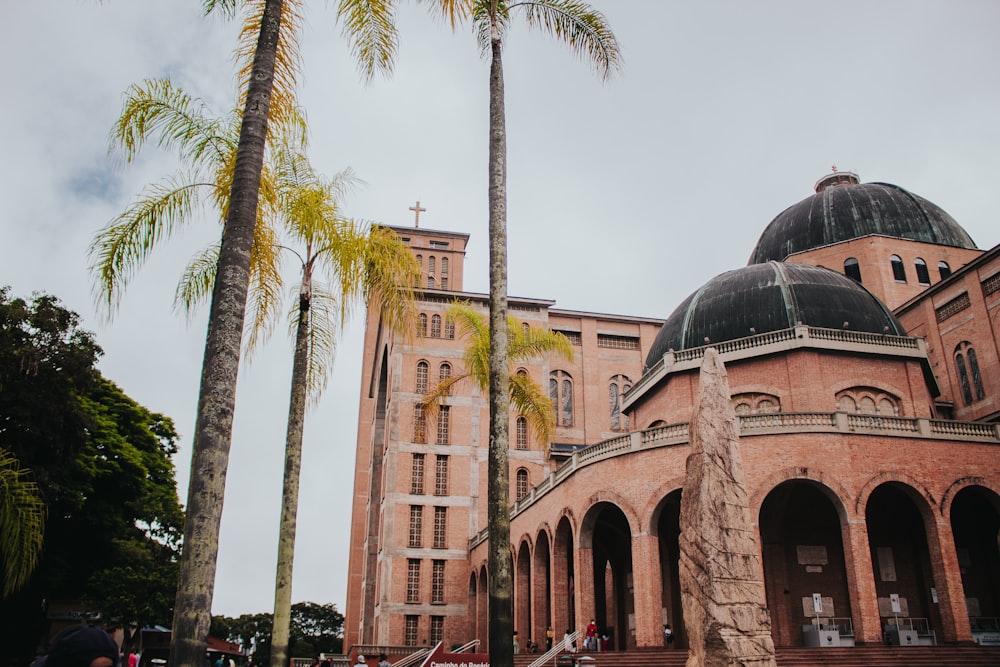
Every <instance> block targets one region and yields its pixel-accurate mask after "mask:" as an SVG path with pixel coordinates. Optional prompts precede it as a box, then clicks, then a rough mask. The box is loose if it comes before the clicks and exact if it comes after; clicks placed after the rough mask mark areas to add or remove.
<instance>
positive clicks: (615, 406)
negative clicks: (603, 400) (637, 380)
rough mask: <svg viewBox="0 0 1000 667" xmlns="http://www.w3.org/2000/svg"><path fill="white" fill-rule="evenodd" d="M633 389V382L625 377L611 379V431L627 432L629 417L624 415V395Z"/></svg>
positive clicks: (618, 376) (609, 388)
mask: <svg viewBox="0 0 1000 667" xmlns="http://www.w3.org/2000/svg"><path fill="white" fill-rule="evenodd" d="M631 388H632V381H631V380H629V379H628V378H627V377H625V376H624V375H616V376H614V377H613V378H611V384H610V385H609V386H608V402H609V404H610V407H611V430H612V431H627V430H628V417H626V416H625V415H623V414H622V395H623V394H624V393H625V392H626V391H628V390H629V389H631Z"/></svg>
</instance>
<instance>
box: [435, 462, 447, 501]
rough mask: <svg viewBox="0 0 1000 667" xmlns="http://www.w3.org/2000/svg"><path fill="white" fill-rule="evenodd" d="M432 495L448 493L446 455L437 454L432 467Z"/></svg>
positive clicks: (445, 494)
mask: <svg viewBox="0 0 1000 667" xmlns="http://www.w3.org/2000/svg"><path fill="white" fill-rule="evenodd" d="M434 495H435V496H447V495H448V457H447V456H439V457H437V461H436V463H435V467H434Z"/></svg>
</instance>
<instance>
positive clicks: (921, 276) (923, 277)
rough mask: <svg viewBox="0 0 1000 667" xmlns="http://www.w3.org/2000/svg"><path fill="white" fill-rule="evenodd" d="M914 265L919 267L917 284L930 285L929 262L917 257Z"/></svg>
mask: <svg viewBox="0 0 1000 667" xmlns="http://www.w3.org/2000/svg"><path fill="white" fill-rule="evenodd" d="M913 263H914V265H915V266H916V267H917V282H918V283H920V284H921V285H930V284H931V274H930V273H929V272H928V271H927V262H925V261H924V260H922V259H920V258H919V257H917V258H916V259H915V260H914V261H913Z"/></svg>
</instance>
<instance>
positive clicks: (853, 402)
mask: <svg viewBox="0 0 1000 667" xmlns="http://www.w3.org/2000/svg"><path fill="white" fill-rule="evenodd" d="M837 410H839V411H840V412H847V413H853V414H862V415H885V416H887V417H893V416H898V415H899V399H898V398H897V397H895V396H893V395H891V394H889V393H887V392H885V391H883V390H882V389H879V388H877V387H851V388H850V389H844V390H843V391H841V392H838V393H837Z"/></svg>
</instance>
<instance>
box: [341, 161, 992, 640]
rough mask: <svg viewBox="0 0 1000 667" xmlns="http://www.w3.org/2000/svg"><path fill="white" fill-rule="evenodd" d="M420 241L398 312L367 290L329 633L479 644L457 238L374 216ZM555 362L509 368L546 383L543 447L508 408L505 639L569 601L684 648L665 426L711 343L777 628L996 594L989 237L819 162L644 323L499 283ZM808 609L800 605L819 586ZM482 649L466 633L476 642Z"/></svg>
mask: <svg viewBox="0 0 1000 667" xmlns="http://www.w3.org/2000/svg"><path fill="white" fill-rule="evenodd" d="M393 229H395V231H396V232H397V233H398V234H399V235H400V236H401V237H402V238H403V240H404V241H405V242H407V243H408V244H409V245H410V247H411V248H412V249H413V253H414V254H415V255H416V256H417V258H418V259H419V260H420V262H421V266H422V271H423V277H422V284H421V287H422V290H421V293H420V296H419V299H420V300H419V307H420V316H419V318H420V319H419V330H418V331H417V335H416V336H412V337H410V338H409V339H404V338H403V337H401V336H398V335H395V334H393V333H392V332H390V331H388V330H386V329H385V328H383V326H382V325H381V322H380V321H379V319H378V314H377V312H375V311H374V310H372V311H370V312H369V314H368V320H367V330H366V336H365V347H364V366H363V377H362V386H361V407H360V413H359V421H358V442H357V459H356V465H355V471H354V498H353V508H352V511H353V516H352V523H351V535H350V563H349V571H348V577H349V580H348V587H347V605H346V609H345V617H346V618H345V646H347V647H349V646H354V645H358V646H410V647H420V646H428V645H433V644H435V643H436V642H438V641H444V642H445V644H446V645H451V644H457V643H464V642H466V641H468V640H470V639H479V640H480V641H482V642H484V644H485V642H486V641H487V634H488V633H487V632H486V624H487V622H488V619H487V582H488V577H489V572H488V571H487V568H486V559H487V551H486V547H487V543H486V533H485V526H486V469H487V464H486V458H487V457H486V448H487V442H488V422H489V409H488V405H487V400H486V396H484V395H483V394H482V393H481V392H480V391H479V390H478V389H477V388H476V386H475V385H474V384H473V383H471V382H470V383H461V384H458V385H456V386H455V387H454V388H453V391H452V392H451V394H450V396H448V398H447V399H446V402H445V405H444V406H442V408H441V410H440V412H439V413H438V414H437V415H436V419H435V421H436V423H434V424H421V423H420V414H419V412H418V411H417V410H416V406H417V403H418V402H419V401H420V400H421V397H422V395H423V394H424V392H426V391H427V389H428V386H431V387H432V386H433V385H434V384H436V383H437V382H438V380H439V378H443V377H448V376H449V375H450V374H452V373H455V372H457V371H458V370H459V368H460V366H461V364H462V352H463V350H464V345H465V342H464V341H463V340H461V338H460V337H459V338H456V336H455V330H454V327H453V326H452V325H451V324H450V323H449V322H448V320H447V318H446V317H445V312H446V310H447V308H448V306H449V304H451V303H452V302H454V301H456V300H461V301H466V302H469V303H471V304H473V305H474V306H475V307H477V308H480V309H482V310H483V311H484V312H485V310H486V300H487V299H486V295H484V294H475V293H468V292H464V291H463V287H462V283H463V280H462V278H463V271H464V264H463V260H464V255H465V248H466V244H467V242H468V240H469V237H468V235H465V234H457V233H451V232H444V231H435V230H430V229H421V228H402V227H400V228H393ZM509 304H510V305H509V308H510V313H511V314H512V315H513V316H515V317H516V318H518V319H520V320H521V321H523V322H526V323H530V324H533V325H540V326H544V327H546V328H548V329H551V330H554V331H559V332H562V333H563V334H565V335H566V337H567V338H568V339H569V340H570V342H571V343H572V345H573V347H574V352H575V356H574V359H573V361H566V360H565V359H563V358H562V357H558V358H557V357H552V358H543V359H537V360H534V361H533V362H532V363H530V364H526V365H524V366H523V367H518V368H516V369H514V370H517V371H520V370H522V368H523V370H524V371H525V372H527V373H530V374H531V375H532V377H534V378H535V379H536V380H537V381H538V382H539V383H540V384H541V385H542V386H543V387H548V389H549V392H550V396H551V398H552V400H553V403H554V407H555V410H556V429H555V436H554V438H553V440H552V442H537V441H535V439H534V438H533V435H532V433H531V431H530V429H529V428H528V427H527V423H526V422H525V420H524V418H523V417H521V416H520V415H518V414H513V413H512V414H511V429H510V433H511V442H510V466H511V469H510V479H511V490H510V496H511V499H512V501H513V506H512V510H511V553H512V558H513V563H514V575H515V576H514V621H515V628H516V629H517V630H518V633H519V636H520V638H521V643H522V645H523V644H524V643H525V642H526V641H527V640H528V639H529V638H530V639H534V641H536V642H538V643H540V644H544V637H545V633H546V628H547V627H550V626H551V627H552V628H554V631H555V634H556V637H557V638H559V637H561V636H562V633H563V632H565V631H566V629H567V628H572V629H582V628H583V627H584V626H585V625H586V624H587V622H588V621H589V620H590V619H591V618H593V619H596V621H597V625H598V626H599V628H600V631H601V632H602V633H607V634H608V636H609V643H610V646H611V648H612V649H626V648H642V647H653V646H660V645H662V641H663V637H662V627H663V625H664V624H665V623H670V624H671V625H672V627H673V628H674V633H675V636H676V637H677V645H679V646H681V647H684V646H685V645H686V643H685V642H686V634H685V631H684V619H683V618H682V614H681V603H680V599H679V594H678V590H679V581H678V536H679V532H680V529H679V509H680V503H681V502H682V500H681V497H680V496H681V488H682V486H683V483H684V470H685V460H686V457H687V455H688V453H689V443H688V421H689V420H690V418H691V414H692V410H693V405H694V401H695V399H696V397H697V392H698V387H697V384H698V369H699V366H700V363H701V357H702V355H703V353H704V350H705V349H706V347H708V346H712V347H715V348H716V349H718V351H719V352H720V354H721V357H722V359H723V361H724V363H725V365H726V367H727V370H728V373H729V383H730V389H731V392H732V401H733V403H734V406H735V408H736V412H737V414H738V415H739V422H740V449H741V454H742V458H743V463H744V466H745V472H746V478H747V486H748V493H749V496H750V502H751V513H752V515H753V516H754V519H755V525H756V529H757V531H758V534H759V538H760V545H761V557H762V563H763V577H764V583H765V589H766V595H767V606H768V609H769V611H770V614H771V619H772V632H773V637H774V641H775V644H776V645H778V646H796V645H802V644H803V643H804V642H806V639H805V635H806V631H805V628H807V627H809V626H810V625H816V624H818V623H822V624H824V625H825V626H826V627H834V628H837V629H838V631H839V632H840V634H841V636H842V637H844V638H845V640H848V641H851V642H855V643H857V644H873V643H881V642H882V641H883V640H884V638H885V637H886V631H887V630H890V629H892V628H893V627H896V628H898V627H907V628H912V629H913V631H914V632H915V633H916V634H917V635H919V637H920V640H921V641H922V642H924V641H926V642H931V641H934V642H937V643H958V642H969V641H972V640H973V639H975V638H978V637H981V636H982V634H983V632H986V631H989V630H991V629H993V630H995V629H996V623H997V618H998V617H1000V548H998V538H1000V246H997V247H994V248H993V249H992V250H988V251H982V250H980V249H978V248H977V247H976V245H975V244H974V243H973V241H972V239H971V238H969V236H968V234H967V233H966V232H965V231H964V230H963V229H962V227H961V226H960V225H959V224H958V223H957V222H956V221H955V220H954V219H953V218H952V217H951V216H949V215H948V214H947V213H946V212H945V211H943V210H941V209H940V208H939V207H937V206H935V205H934V204H933V203H931V202H929V201H927V200H925V199H923V198H921V197H919V196H917V195H915V194H913V193H910V192H907V191H906V190H904V189H902V188H900V187H897V186H894V185H889V184H885V183H861V182H860V180H859V179H858V177H857V176H856V175H855V174H852V173H849V172H834V173H832V174H828V175H827V176H826V177H824V178H822V179H820V181H819V182H818V183H817V184H816V193H815V194H813V195H811V196H810V197H807V198H806V199H804V200H802V201H801V202H799V203H797V204H795V205H793V206H791V207H789V208H788V209H787V210H785V211H784V212H782V213H781V214H779V215H778V216H777V217H776V218H775V219H774V220H773V221H772V222H771V223H770V224H769V225H768V226H767V227H766V228H765V229H764V231H763V233H762V234H761V236H760V238H759V240H758V242H757V245H756V247H755V248H754V249H753V251H752V253H751V257H750V262H749V264H748V265H747V266H746V267H743V268H739V269H735V270H732V271H728V272H726V273H723V274H721V275H719V276H716V277H715V278H713V279H712V280H710V281H708V282H707V283H706V284H705V285H704V286H702V287H701V288H699V289H698V290H697V291H695V292H694V293H693V294H691V296H689V297H688V298H687V299H685V300H684V301H683V302H682V303H681V304H680V305H679V306H678V307H677V308H676V310H675V311H674V312H673V313H672V314H670V316H669V317H668V318H667V319H666V320H656V319H648V318H642V317H633V316H628V315H611V314H600V313H591V312H580V311H572V310H563V309H560V308H557V307H556V304H555V302H553V301H550V300H545V299H542V298H518V297H511V298H510V301H509ZM817 597H818V598H819V600H820V601H821V603H822V604H820V605H819V607H820V608H821V611H818V610H817V605H816V602H815V598H817ZM480 650H486V647H485V646H481V649H480Z"/></svg>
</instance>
